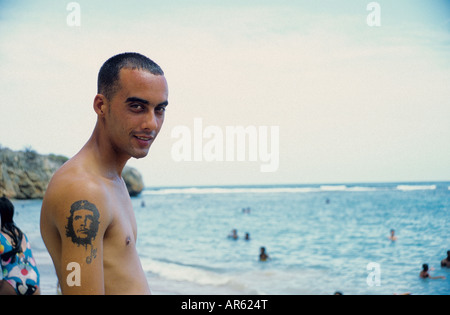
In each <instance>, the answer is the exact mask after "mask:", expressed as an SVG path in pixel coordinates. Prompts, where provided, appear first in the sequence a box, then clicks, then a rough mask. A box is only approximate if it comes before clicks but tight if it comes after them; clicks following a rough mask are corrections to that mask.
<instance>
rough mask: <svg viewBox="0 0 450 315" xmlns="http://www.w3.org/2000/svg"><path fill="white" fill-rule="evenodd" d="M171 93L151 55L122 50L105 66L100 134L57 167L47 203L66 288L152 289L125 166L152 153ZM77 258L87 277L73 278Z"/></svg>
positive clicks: (45, 226) (49, 243) (45, 223)
mask: <svg viewBox="0 0 450 315" xmlns="http://www.w3.org/2000/svg"><path fill="white" fill-rule="evenodd" d="M167 100H168V87H167V82H166V79H165V76H164V73H163V71H162V70H161V68H160V67H159V66H158V65H157V64H155V63H154V62H153V61H151V60H150V59H148V58H147V57H144V56H142V55H140V54H136V53H125V54H120V55H117V56H114V57H112V58H111V59H109V60H108V61H106V62H105V64H104V65H103V66H102V68H101V69H100V72H99V77H98V94H97V95H96V96H95V98H94V111H95V113H96V114H97V124H96V126H95V128H94V131H93V133H92V136H91V138H90V139H89V140H88V142H87V143H86V144H85V146H84V147H83V148H82V149H81V151H80V152H79V153H78V154H76V155H75V156H74V157H73V158H72V159H70V160H69V161H68V162H66V163H65V164H64V165H63V166H62V167H61V168H60V169H59V170H58V171H57V172H56V173H55V175H54V176H53V178H52V180H51V181H50V184H49V186H48V189H47V191H46V194H45V197H44V201H43V204H42V211H41V234H42V238H43V240H44V242H45V245H46V247H47V249H48V251H49V253H50V255H51V257H52V260H53V263H54V265H55V269H56V273H57V276H58V279H59V283H60V285H61V290H62V293H63V294H150V293H151V292H150V289H149V286H148V283H147V280H146V276H145V273H144V271H143V269H142V266H141V262H140V259H139V257H138V253H137V251H136V237H137V230H136V229H137V228H136V219H135V216H134V212H133V208H132V204H131V200H130V197H129V194H128V191H127V188H126V185H125V183H124V181H123V179H122V176H121V173H122V170H123V168H124V166H125V164H126V163H127V161H128V160H129V159H130V158H131V157H134V158H138V159H139V158H143V157H145V156H146V155H147V154H148V151H149V149H150V146H151V144H152V143H153V141H154V140H155V138H156V136H157V135H158V133H159V131H160V129H161V126H162V124H163V121H164V114H165V109H166V106H167V105H168V101H167ZM74 263H75V264H74ZM77 264H78V266H79V276H80V279H79V280H80V281H79V283H77V282H76V281H75V282H74V281H68V280H69V279H71V277H75V276H76V273H75V274H73V273H72V272H73V271H74V270H75V269H74V266H77ZM72 280H73V279H72Z"/></svg>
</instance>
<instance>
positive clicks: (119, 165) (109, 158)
mask: <svg viewBox="0 0 450 315" xmlns="http://www.w3.org/2000/svg"><path fill="white" fill-rule="evenodd" d="M84 148H85V149H87V150H88V151H89V152H90V153H91V155H92V157H93V159H94V160H95V163H96V165H97V169H98V171H99V172H100V174H101V175H102V176H104V177H106V178H108V179H120V178H121V176H122V171H123V168H124V167H125V165H126V163H127V161H128V160H129V159H130V156H129V155H125V154H124V153H122V152H119V151H118V150H117V149H116V148H114V146H113V145H112V143H111V142H110V141H109V139H108V138H107V137H105V136H104V133H102V132H101V130H100V126H99V124H98V123H97V125H96V126H95V129H94V132H93V133H92V136H91V138H90V139H89V141H88V142H87V143H86V145H85V147H84Z"/></svg>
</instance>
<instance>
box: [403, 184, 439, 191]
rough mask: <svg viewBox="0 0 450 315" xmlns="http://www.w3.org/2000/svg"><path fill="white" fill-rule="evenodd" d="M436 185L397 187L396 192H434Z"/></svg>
mask: <svg viewBox="0 0 450 315" xmlns="http://www.w3.org/2000/svg"><path fill="white" fill-rule="evenodd" d="M435 189H436V185H398V186H397V190H401V191H412V190H435Z"/></svg>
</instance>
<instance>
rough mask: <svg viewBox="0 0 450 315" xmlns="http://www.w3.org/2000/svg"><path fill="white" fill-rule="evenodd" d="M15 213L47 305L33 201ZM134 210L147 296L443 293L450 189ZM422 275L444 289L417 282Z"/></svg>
mask: <svg viewBox="0 0 450 315" xmlns="http://www.w3.org/2000/svg"><path fill="white" fill-rule="evenodd" d="M13 203H14V205H15V208H16V217H15V221H16V224H17V225H18V226H19V227H20V228H21V229H22V230H23V231H24V232H25V233H26V234H27V235H28V237H29V240H30V242H31V246H32V249H33V253H34V256H35V259H36V261H37V264H38V268H39V270H40V273H41V290H42V293H43V294H46V295H54V294H57V278H56V275H55V271H54V267H53V264H52V261H51V258H50V256H49V254H48V252H47V250H46V248H45V245H44V243H43V241H42V238H41V235H40V231H39V216H40V209H41V205H42V200H26V201H20V200H14V201H13ZM132 203H133V207H134V211H135V214H136V219H137V224H138V240H137V247H138V252H139V255H140V258H141V262H142V265H143V268H144V270H145V273H146V276H147V280H148V283H149V285H150V288H151V290H152V292H153V294H157V295H332V294H334V293H335V292H341V293H342V294H344V295H393V294H406V293H408V294H414V295H448V294H449V293H450V268H441V266H440V261H441V260H442V259H444V258H445V257H446V256H447V251H448V250H450V223H449V222H450V220H449V218H450V182H430V183H423V182H420V183H377V184H374V183H370V184H361V183H357V184H314V185H276V186H257V185H255V186H223V187H160V188H147V189H145V190H144V191H143V192H142V193H141V194H140V195H139V196H138V197H134V198H132ZM233 229H236V230H237V235H238V239H233V238H230V237H229V234H230V233H231V231H232V230H233ZM391 229H394V230H395V235H396V236H397V238H398V239H397V240H396V241H391V240H390V239H389V235H390V231H391ZM247 233H248V235H249V239H246V238H245V235H246V234H247ZM261 247H264V248H265V249H266V252H267V254H268V255H269V259H268V260H267V261H264V262H262V261H259V253H260V249H261ZM423 264H428V265H429V266H430V274H431V276H444V277H445V279H420V278H419V273H420V271H421V269H422V265H423ZM130 272H132V271H130Z"/></svg>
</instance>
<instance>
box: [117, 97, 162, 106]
mask: <svg viewBox="0 0 450 315" xmlns="http://www.w3.org/2000/svg"><path fill="white" fill-rule="evenodd" d="M125 102H126V103H134V102H136V103H142V104H145V105H150V102H149V101H147V100H144V99H142V98H139V97H134V96H133V97H129V98H127V100H126V101H125ZM167 105H169V102H168V101H165V102H162V103H160V104H158V105H156V107H158V106H167Z"/></svg>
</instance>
